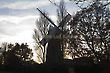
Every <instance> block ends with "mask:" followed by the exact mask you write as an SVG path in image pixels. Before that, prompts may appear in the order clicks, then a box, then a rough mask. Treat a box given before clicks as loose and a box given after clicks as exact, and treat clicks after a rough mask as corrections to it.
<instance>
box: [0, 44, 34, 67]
mask: <svg viewBox="0 0 110 73" xmlns="http://www.w3.org/2000/svg"><path fill="white" fill-rule="evenodd" d="M3 46H5V47H1V48H2V49H4V50H3V51H1V55H0V60H1V64H2V66H7V67H9V68H20V66H21V65H23V64H24V62H28V61H31V58H32V56H33V54H32V50H31V49H29V48H28V45H27V44H24V43H22V44H21V45H20V44H18V43H16V44H15V45H13V44H8V43H7V44H5V45H4V44H3Z"/></svg>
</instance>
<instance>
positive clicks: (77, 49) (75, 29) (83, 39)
mask: <svg viewBox="0 0 110 73" xmlns="http://www.w3.org/2000/svg"><path fill="white" fill-rule="evenodd" d="M107 5H108V4H105V5H104V4H103V3H101V2H99V1H96V2H93V3H92V4H91V5H90V6H88V7H86V8H83V9H82V10H81V11H79V12H77V13H76V15H75V16H74V17H73V20H72V21H71V23H70V24H69V28H68V29H67V33H66V34H67V35H69V36H71V37H69V38H68V39H66V44H65V45H64V46H65V47H66V48H68V49H70V50H69V51H68V54H71V55H72V56H74V57H83V56H86V57H94V59H95V60H97V61H99V60H100V59H102V58H106V56H109V53H108V52H109V40H110V28H109V27H110V20H109V19H110V11H109V8H107ZM67 44H68V46H67Z"/></svg>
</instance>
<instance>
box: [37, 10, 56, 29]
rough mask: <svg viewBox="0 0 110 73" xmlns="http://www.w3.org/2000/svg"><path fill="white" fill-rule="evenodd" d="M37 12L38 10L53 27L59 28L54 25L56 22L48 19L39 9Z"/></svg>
mask: <svg viewBox="0 0 110 73" xmlns="http://www.w3.org/2000/svg"><path fill="white" fill-rule="evenodd" d="M37 10H38V11H39V12H40V13H41V14H42V15H43V16H44V17H45V18H46V19H47V20H48V21H49V22H50V23H51V24H52V25H54V26H55V27H57V26H56V25H55V24H54V22H53V21H52V20H51V19H50V18H48V17H47V16H46V15H45V14H44V13H43V12H42V11H41V10H40V9H39V8H37Z"/></svg>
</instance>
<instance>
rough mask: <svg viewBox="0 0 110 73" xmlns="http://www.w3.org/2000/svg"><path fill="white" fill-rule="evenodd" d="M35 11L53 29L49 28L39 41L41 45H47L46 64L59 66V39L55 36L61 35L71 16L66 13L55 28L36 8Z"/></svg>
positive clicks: (60, 55)
mask: <svg viewBox="0 0 110 73" xmlns="http://www.w3.org/2000/svg"><path fill="white" fill-rule="evenodd" d="M37 10H38V11H39V12H40V13H41V14H42V15H43V16H44V17H45V18H46V19H47V20H48V21H49V22H50V23H51V24H52V25H53V27H51V26H50V28H49V32H48V34H47V35H46V36H45V37H44V38H43V39H42V40H41V41H40V43H41V45H43V46H45V45H46V44H47V43H48V48H47V56H46V63H47V64H50V65H53V64H61V63H62V60H63V51H62V50H61V39H60V37H59V38H56V37H55V36H59V35H60V34H61V33H62V31H63V29H61V28H62V27H63V26H64V25H66V24H67V23H68V22H69V20H70V19H71V15H70V14H69V13H68V14H67V15H66V16H65V17H64V19H63V20H62V21H61V22H60V23H59V25H58V26H56V25H55V24H54V22H53V21H52V20H51V19H50V18H49V17H47V16H46V15H45V14H44V13H43V12H42V11H41V10H40V9H39V8H37ZM53 37H54V38H53Z"/></svg>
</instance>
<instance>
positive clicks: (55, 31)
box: [37, 8, 71, 46]
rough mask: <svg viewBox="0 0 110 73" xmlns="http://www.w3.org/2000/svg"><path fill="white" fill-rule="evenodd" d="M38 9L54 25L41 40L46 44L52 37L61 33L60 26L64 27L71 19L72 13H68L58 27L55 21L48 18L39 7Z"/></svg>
mask: <svg viewBox="0 0 110 73" xmlns="http://www.w3.org/2000/svg"><path fill="white" fill-rule="evenodd" d="M37 10H38V11H39V12H40V13H41V14H42V15H43V16H44V17H45V18H46V19H47V20H48V21H49V22H50V23H51V24H52V25H54V27H53V28H51V29H49V33H48V35H46V36H45V37H44V38H43V39H42V40H41V41H40V43H41V44H42V45H43V46H45V45H46V43H48V42H49V40H50V39H51V37H53V36H55V35H56V34H59V33H60V29H59V27H63V26H64V25H65V24H66V23H67V22H68V21H69V20H70V19H71V15H70V14H68V15H67V16H66V17H65V18H64V19H63V20H62V21H61V22H60V23H59V26H58V27H57V26H56V25H55V24H54V23H53V21H52V20H51V19H50V18H48V17H47V16H46V15H45V14H44V13H43V12H42V11H41V10H40V9H38V8H37Z"/></svg>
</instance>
